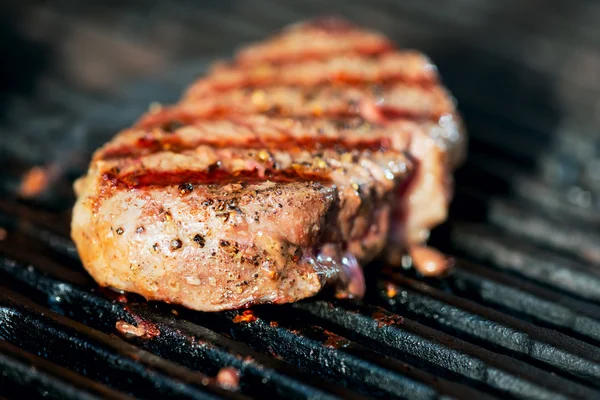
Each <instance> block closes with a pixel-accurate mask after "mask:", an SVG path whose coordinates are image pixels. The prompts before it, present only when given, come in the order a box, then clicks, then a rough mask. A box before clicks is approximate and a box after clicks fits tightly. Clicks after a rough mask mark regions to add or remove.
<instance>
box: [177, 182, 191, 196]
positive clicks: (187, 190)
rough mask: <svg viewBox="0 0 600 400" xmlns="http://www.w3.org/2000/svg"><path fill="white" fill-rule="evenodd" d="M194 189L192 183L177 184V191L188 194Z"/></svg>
mask: <svg viewBox="0 0 600 400" xmlns="http://www.w3.org/2000/svg"><path fill="white" fill-rule="evenodd" d="M193 191H194V185H192V184H191V183H182V184H181V185H179V193H181V194H188V193H191V192H193Z"/></svg>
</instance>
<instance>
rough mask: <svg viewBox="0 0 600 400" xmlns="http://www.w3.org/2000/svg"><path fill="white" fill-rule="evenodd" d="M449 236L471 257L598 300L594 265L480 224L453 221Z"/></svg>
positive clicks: (599, 291)
mask: <svg viewBox="0 0 600 400" xmlns="http://www.w3.org/2000/svg"><path fill="white" fill-rule="evenodd" d="M451 240H452V243H453V244H454V246H456V248H457V249H458V250H460V251H461V252H466V253H468V254H469V256H470V258H473V259H476V260H478V261H482V262H487V263H491V264H493V265H494V266H495V267H497V268H500V269H501V270H504V271H508V272H512V273H516V274H519V275H521V276H523V277H527V278H529V279H532V280H535V281H537V282H539V283H542V284H545V285H548V286H551V287H553V288H555V289H558V290H561V291H563V292H566V293H568V294H570V295H572V296H575V297H580V298H584V299H587V300H591V301H594V302H600V274H599V271H598V270H597V269H596V268H593V267H588V266H587V265H585V264H582V263H579V262H576V261H574V260H571V259H568V258H564V257H561V256H558V255H555V254H552V253H550V252H548V251H543V250H541V249H539V248H537V247H534V246H533V245H530V244H524V243H523V242H522V241H520V240H518V239H515V238H513V237H509V236H508V235H504V234H502V233H501V232H496V231H494V230H492V229H489V228H487V227H484V226H483V225H478V224H471V223H456V224H454V228H453V230H452V235H451Z"/></svg>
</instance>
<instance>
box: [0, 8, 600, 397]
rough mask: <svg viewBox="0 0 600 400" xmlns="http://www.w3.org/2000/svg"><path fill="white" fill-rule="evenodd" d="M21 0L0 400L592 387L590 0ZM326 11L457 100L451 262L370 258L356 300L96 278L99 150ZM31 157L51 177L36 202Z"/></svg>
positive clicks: (3, 251)
mask: <svg viewBox="0 0 600 400" xmlns="http://www.w3.org/2000/svg"><path fill="white" fill-rule="evenodd" d="M21 3H22V5H20V6H13V7H12V8H11V9H9V10H7V12H5V13H0V18H2V17H4V18H6V17H5V16H14V18H13V20H12V21H9V22H11V23H9V24H6V26H8V27H13V28H14V32H12V31H11V32H8V33H7V34H6V35H5V36H7V37H9V38H10V39H14V38H13V36H15V37H17V38H18V40H14V42H15V43H17V46H20V47H21V50H23V52H22V54H25V56H20V58H19V57H17V59H16V61H15V63H14V67H13V66H12V64H9V65H8V67H7V70H6V71H3V72H8V74H9V77H11V76H16V75H15V74H17V72H19V71H21V70H22V71H21V72H23V71H24V72H23V73H26V74H27V75H26V76H25V77H24V78H23V79H22V81H23V82H25V83H24V86H23V87H10V88H9V89H10V90H8V91H6V92H5V94H4V93H3V94H2V95H0V103H2V104H3V105H5V107H3V110H2V111H0V135H2V139H1V140H0V167H1V168H0V182H1V183H0V228H2V230H0V238H1V239H0V399H3V397H1V396H4V397H5V398H16V397H17V396H18V397H19V398H35V397H48V398H57V399H95V398H111V399H112V398H114V399H128V398H157V397H160V398H191V399H212V398H230V399H245V398H286V399H290V398H292V399H307V398H311V399H334V398H344V399H354V398H356V399H359V398H410V399H435V398H444V399H446V398H460V399H473V398H477V399H485V398H507V397H509V398H529V399H564V398H589V399H595V398H600V245H599V244H598V243H599V242H600V241H599V240H598V239H599V238H600V233H599V231H598V227H599V226H600V218H599V215H600V213H599V212H598V211H599V208H600V201H599V200H598V199H599V198H598V194H599V193H600V191H599V190H598V188H599V187H600V184H599V183H598V182H600V178H599V176H598V172H597V170H598V168H597V167H598V165H600V145H599V142H600V137H599V136H598V129H597V128H598V125H600V124H599V123H600V121H599V120H598V115H600V114H598V113H597V110H598V107H599V105H600V96H599V92H600V87H599V86H598V82H600V79H598V78H599V77H598V72H597V71H600V65H599V64H600V61H599V60H600V52H598V51H597V49H598V43H600V30H599V29H598V26H599V25H598V21H600V7H599V6H598V4H596V3H594V2H591V1H586V0H577V1H573V2H569V7H561V6H560V5H558V4H557V5H556V6H550V5H548V4H547V3H546V2H544V3H543V4H542V3H541V2H538V1H534V0H531V1H528V2H521V1H517V0H503V1H498V2H481V1H474V0H452V1H442V0H432V1H430V2H426V3H425V2H421V1H416V0H405V1H402V2H395V1H389V0H380V1H377V2H373V1H372V2H368V3H367V2H363V1H341V0H332V1H330V2H327V4H326V5H324V4H322V3H323V2H319V1H316V0H305V1H302V2H296V1H288V2H275V1H273V0H256V1H253V2H245V1H241V0H239V1H234V0H230V1H223V2H204V3H202V4H193V3H192V2H185V1H183V0H178V1H167V0H156V1H153V2H151V6H150V5H149V4H150V3H147V2H141V1H139V0H135V1H130V2H125V4H122V2H118V3H117V2H106V3H98V2H95V3H93V4H89V5H87V6H83V5H81V4H80V3H79V2H75V1H65V2H63V4H61V5H57V4H54V3H52V4H38V2H33V1H31V2H28V1H25V2H21ZM21 3H19V4H21ZM97 3H98V4H97ZM112 3H114V4H112ZM140 8H142V9H144V10H146V11H147V15H144V17H141V15H140V14H139V10H140ZM540 10H543V11H540ZM332 12H335V13H338V14H342V15H346V16H347V17H350V18H351V19H353V20H355V21H357V22H359V23H364V24H366V25H370V26H374V27H377V28H378V29H380V30H382V31H384V32H385V33H386V34H388V35H389V36H390V37H392V38H394V39H396V40H398V41H399V43H400V44H401V45H405V46H411V47H417V48H420V49H423V50H424V51H426V52H428V53H429V54H431V56H432V57H433V59H434V61H435V62H436V63H437V64H438V65H439V67H440V69H441V72H442V75H443V77H444V78H445V80H446V83H447V84H448V86H449V88H450V89H451V91H452V92H453V93H454V94H455V95H456V96H457V98H458V99H459V104H460V108H461V110H462V112H463V114H464V116H465V121H466V124H467V126H468V128H469V133H470V138H471V147H470V154H469V160H468V164H467V165H466V166H465V167H464V168H462V170H461V171H459V172H458V174H457V179H456V180H457V193H456V200H455V202H454V204H453V206H452V210H451V216H452V217H451V219H450V221H449V222H448V223H447V224H445V225H444V226H442V227H440V228H439V229H437V230H436V231H435V232H434V235H433V237H432V241H433V243H434V245H436V246H438V247H439V248H440V249H442V250H443V251H445V252H447V253H449V254H452V255H453V256H455V257H456V269H455V271H454V273H453V274H452V275H451V276H449V277H447V278H445V279H441V280H438V279H423V278H421V277H418V276H416V275H415V273H414V271H410V270H409V271H398V270H391V269H389V268H387V267H382V266H378V265H373V266H372V267H370V268H369V270H368V271H367V283H368V287H369V289H368V291H367V298H365V299H364V301H363V302H348V301H337V300H335V301H332V300H331V296H328V295H327V294H324V295H322V296H319V297H317V298H316V299H311V300H307V301H303V302H300V303H297V304H292V305H284V306H273V307H270V306H261V307H255V308H253V309H252V311H251V312H250V313H248V312H246V313H244V312H243V311H235V312H233V311H232V312H223V313H210V314H204V313H198V312H193V311H190V310H186V309H183V308H180V307H172V306H169V305H166V304H154V303H146V302H145V301H143V300H142V299H140V298H139V297H138V296H135V295H130V294H127V295H122V294H119V293H115V292H111V291H108V290H104V289H100V288H98V287H97V286H96V285H95V284H94V282H93V281H92V280H91V278H90V277H89V276H88V275H86V274H85V272H84V271H83V269H82V267H81V264H80V262H79V260H78V258H77V253H76V251H75V249H74V246H73V244H72V242H71V241H70V239H69V238H68V235H69V228H68V221H69V216H68V209H69V207H70V205H71V202H72V193H71V190H70V182H71V181H72V179H73V178H74V177H75V176H78V175H79V174H80V173H81V172H82V171H83V170H84V169H85V166H86V163H87V160H88V159H89V154H90V152H91V151H92V150H93V149H94V148H95V147H97V146H99V145H100V144H102V143H103V142H104V141H106V140H107V139H108V138H109V137H110V136H111V135H113V134H114V133H115V132H116V131H118V130H119V129H120V128H121V127H123V126H126V125H127V124H129V123H130V122H131V121H132V120H133V119H134V118H135V117H137V116H138V115H139V114H140V113H141V112H142V111H143V108H144V107H145V106H146V105H147V104H148V102H149V101H153V100H157V99H158V100H162V101H164V102H169V101H173V100H174V99H176V98H177V96H178V94H179V93H180V92H181V90H182V89H183V87H184V86H185V85H186V84H187V83H189V82H190V81H191V80H192V79H193V78H194V76H196V75H197V74H198V73H199V71H201V70H202V67H203V66H205V65H206V62H207V61H210V60H211V59H212V58H214V56H215V55H218V54H224V53H227V51H228V50H229V49H232V48H234V47H235V46H238V45H239V44H240V43H243V42H245V41H250V40H256V39H259V38H261V37H263V36H264V35H266V34H267V33H268V32H270V31H272V30H275V29H277V28H279V27H281V26H283V25H285V24H286V23H290V22H293V21H296V20H299V19H303V18H309V17H313V16H317V15H321V14H327V13H332ZM7 29H8V28H7ZM483 31H485V34H482V32H483ZM0 33H2V34H4V33H3V32H0ZM27 54H29V56H28V55H27ZM32 54H33V55H32ZM198 54H201V55H203V56H204V57H205V58H203V59H198V58H196V56H197V55H198ZM38 64H39V65H38ZM86 71H88V74H86ZM89 71H92V74H91V75H90V74H89ZM11 74H12V75H11ZM19 76H20V75H19ZM19 82H20V81H19ZM9 135H10V136H9ZM5 138H6V139H8V138H10V140H5ZM34 165H44V166H45V167H46V168H50V169H52V168H54V169H53V171H57V172H56V176H55V177H54V180H53V181H52V182H51V183H50V185H49V186H50V187H51V189H49V190H47V191H45V192H44V193H42V194H41V195H40V196H38V197H36V198H35V199H33V200H24V199H22V198H19V197H18V196H16V195H15V193H16V191H17V189H18V187H19V184H20V182H21V179H22V177H23V174H24V173H25V172H26V171H28V170H29V168H31V167H32V166H34ZM4 233H6V234H5V235H4ZM4 236H5V237H4ZM119 321H121V322H125V323H129V324H133V325H137V326H138V327H143V328H144V334H142V335H141V337H136V336H132V335H126V334H124V333H122V332H119V331H118V330H117V328H116V326H117V323H118V322H119ZM224 367H234V368H235V369H237V370H238V371H239V374H240V382H239V389H238V390H228V389H226V388H223V387H222V386H221V385H220V384H219V382H218V381H217V379H216V378H215V376H216V375H217V373H218V372H219V371H220V370H221V369H222V368H224Z"/></svg>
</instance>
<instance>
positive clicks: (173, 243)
mask: <svg viewBox="0 0 600 400" xmlns="http://www.w3.org/2000/svg"><path fill="white" fill-rule="evenodd" d="M182 245H183V243H182V242H181V240H179V239H173V240H171V243H169V247H170V249H171V251H175V250H177V249H180V248H181V246H182Z"/></svg>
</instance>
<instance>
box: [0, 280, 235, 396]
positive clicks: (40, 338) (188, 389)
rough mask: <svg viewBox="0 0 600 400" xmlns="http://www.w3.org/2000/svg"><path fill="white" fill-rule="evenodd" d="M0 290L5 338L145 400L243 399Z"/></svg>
mask: <svg viewBox="0 0 600 400" xmlns="http://www.w3.org/2000/svg"><path fill="white" fill-rule="evenodd" d="M0 293H1V294H0V321H2V324H1V327H0V336H1V337H2V338H3V339H4V340H7V341H9V342H11V343H13V344H14V345H17V346H19V347H21V348H24V349H26V350H28V351H30V352H38V353H41V354H42V355H43V356H44V358H46V359H48V360H50V361H52V362H55V363H57V364H59V365H60V364H63V363H64V364H66V365H68V366H69V367H70V368H72V369H74V370H76V371H77V372H79V373H82V374H85V375H87V376H89V377H90V378H92V379H94V380H96V381H104V383H105V384H110V385H112V386H115V387H116V388H118V389H120V390H124V391H126V392H131V394H133V395H135V396H141V397H143V398H152V397H154V396H160V397H161V398H190V399H217V398H222V397H225V398H231V399H243V398H244V397H243V396H240V395H238V394H236V393H233V392H228V391H225V390H222V389H219V388H218V387H216V386H215V385H214V384H211V383H210V381H209V380H208V378H207V377H206V376H204V375H201V374H197V373H192V372H190V371H188V370H186V369H184V368H181V367H180V366H177V365H175V364H172V363H169V362H166V361H164V360H162V359H160V358H159V357H156V356H154V355H151V354H149V353H147V352H144V351H142V350H140V349H138V348H136V347H135V346H132V345H130V344H128V343H125V342H123V341H121V340H119V339H114V338H111V337H109V336H107V335H105V334H102V333H100V332H98V331H94V330H92V329H90V328H89V327H87V326H85V325H82V324H78V323H76V322H73V321H71V320H70V319H68V318H65V317H62V316H60V315H57V314H55V313H54V312H52V311H50V310H47V309H44V308H41V307H39V306H37V305H35V304H34V303H32V302H31V301H29V300H28V299H27V298H26V297H24V296H21V295H18V294H16V293H13V292H12V291H11V290H10V289H8V288H6V287H2V288H1V291H0ZM165 372H166V373H165ZM210 392H213V393H215V394H214V395H213V394H211V393H210Z"/></svg>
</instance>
